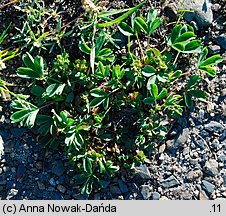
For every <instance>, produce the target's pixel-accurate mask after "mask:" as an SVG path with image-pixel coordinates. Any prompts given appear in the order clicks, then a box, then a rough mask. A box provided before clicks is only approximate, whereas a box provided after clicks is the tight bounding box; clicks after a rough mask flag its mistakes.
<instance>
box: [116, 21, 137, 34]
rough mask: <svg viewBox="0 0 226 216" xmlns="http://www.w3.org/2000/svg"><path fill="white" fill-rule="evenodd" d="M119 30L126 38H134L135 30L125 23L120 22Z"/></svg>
mask: <svg viewBox="0 0 226 216" xmlns="http://www.w3.org/2000/svg"><path fill="white" fill-rule="evenodd" d="M118 29H119V31H120V32H121V33H122V34H123V35H125V36H132V35H134V31H133V29H132V28H131V27H130V26H129V25H128V24H127V23H125V22H120V23H119V24H118Z"/></svg>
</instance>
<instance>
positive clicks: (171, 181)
mask: <svg viewBox="0 0 226 216" xmlns="http://www.w3.org/2000/svg"><path fill="white" fill-rule="evenodd" d="M179 184H180V182H179V181H178V180H177V179H176V177H175V176H174V175H171V176H170V177H169V178H167V179H164V180H161V181H160V185H161V186H163V187H164V188H171V187H176V186H178V185H179Z"/></svg>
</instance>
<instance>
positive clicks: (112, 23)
mask: <svg viewBox="0 0 226 216" xmlns="http://www.w3.org/2000/svg"><path fill="white" fill-rule="evenodd" d="M144 3H145V2H142V3H140V4H138V5H137V6H136V7H134V8H131V10H129V11H127V12H126V13H124V14H123V15H121V16H120V17H118V18H116V19H114V20H111V21H109V22H106V23H99V24H97V27H100V28H103V27H108V26H112V25H114V24H116V23H119V22H121V21H122V20H124V19H126V18H127V17H128V16H129V15H131V14H132V13H134V12H135V11H136V10H137V9H138V8H140V7H141V6H142V5H143V4H144Z"/></svg>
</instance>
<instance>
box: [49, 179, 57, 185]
mask: <svg viewBox="0 0 226 216" xmlns="http://www.w3.org/2000/svg"><path fill="white" fill-rule="evenodd" d="M49 183H50V185H52V186H56V181H55V179H54V178H51V179H50V180H49Z"/></svg>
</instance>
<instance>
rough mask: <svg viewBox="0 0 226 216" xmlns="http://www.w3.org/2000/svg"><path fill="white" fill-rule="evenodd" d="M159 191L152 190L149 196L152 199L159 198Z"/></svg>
mask: <svg viewBox="0 0 226 216" xmlns="http://www.w3.org/2000/svg"><path fill="white" fill-rule="evenodd" d="M160 196H161V195H160V193H158V192H153V194H152V196H151V199H152V200H159V199H160Z"/></svg>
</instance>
